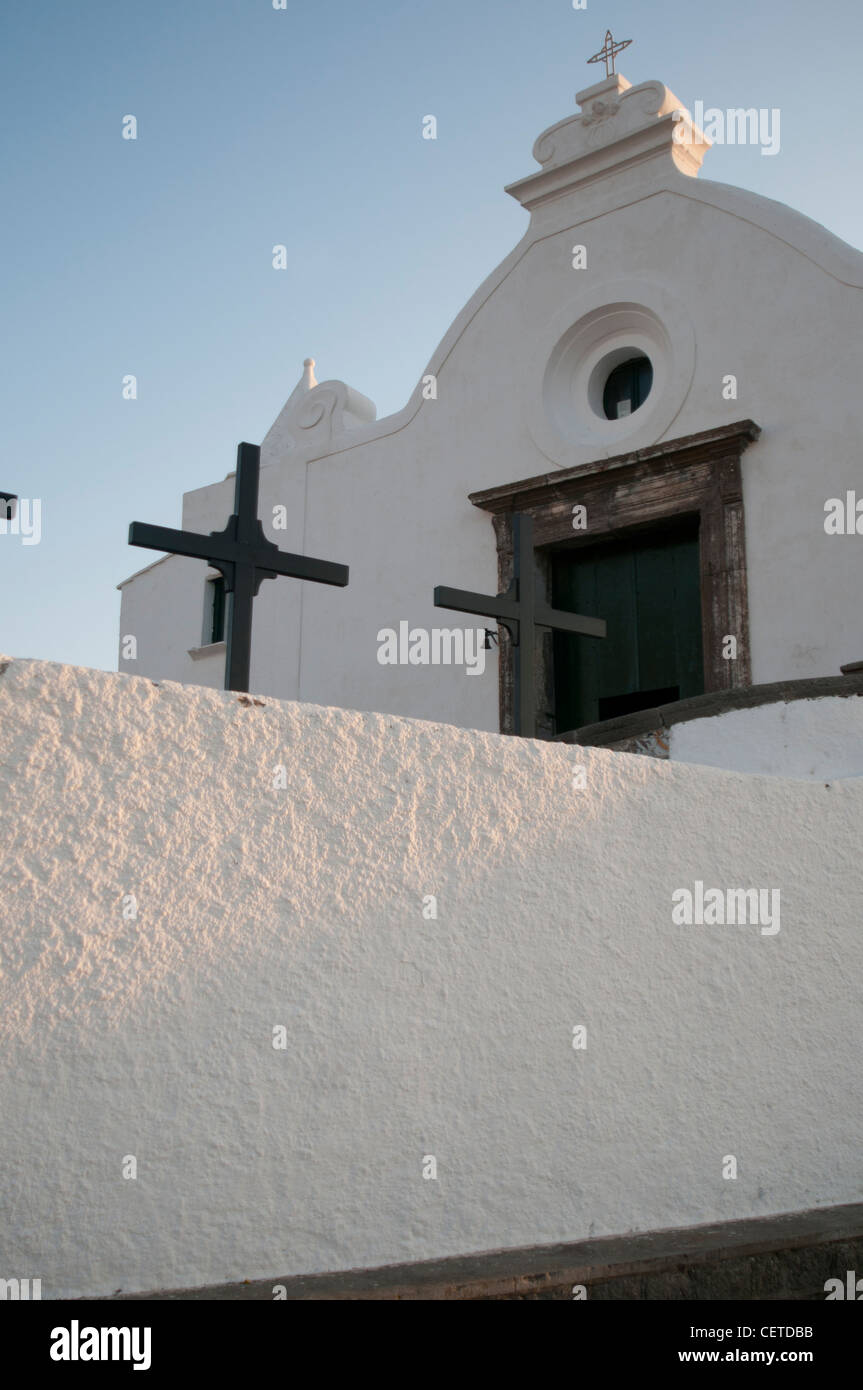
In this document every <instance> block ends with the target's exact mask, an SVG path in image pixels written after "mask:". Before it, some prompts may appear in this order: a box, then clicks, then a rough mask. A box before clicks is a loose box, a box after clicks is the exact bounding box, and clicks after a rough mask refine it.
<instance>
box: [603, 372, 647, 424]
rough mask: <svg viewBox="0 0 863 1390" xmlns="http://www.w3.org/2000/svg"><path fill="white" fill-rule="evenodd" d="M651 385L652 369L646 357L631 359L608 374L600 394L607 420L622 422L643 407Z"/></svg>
mask: <svg viewBox="0 0 863 1390" xmlns="http://www.w3.org/2000/svg"><path fill="white" fill-rule="evenodd" d="M652 385H653V367H652V366H651V365H650V359H649V358H648V357H631V358H630V359H629V361H628V362H621V363H620V365H619V366H618V367H615V369H614V371H613V372H612V373H611V374H610V376H609V378H608V381H607V382H606V383H605V390H604V391H603V393H602V408H603V410H604V411H605V415H606V418H607V419H608V420H622V419H623V418H624V416H625V415H631V414H632V413H633V411H635V410H637V409H638V407H639V406H640V405H643V404H644V402H645V401H646V400H647V397H648V396H649V395H650V388H651V386H652Z"/></svg>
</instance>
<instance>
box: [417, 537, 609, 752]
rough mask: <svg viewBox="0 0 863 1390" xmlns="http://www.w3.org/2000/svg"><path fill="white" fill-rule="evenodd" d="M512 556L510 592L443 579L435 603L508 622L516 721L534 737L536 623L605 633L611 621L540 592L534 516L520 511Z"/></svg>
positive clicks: (589, 633)
mask: <svg viewBox="0 0 863 1390" xmlns="http://www.w3.org/2000/svg"><path fill="white" fill-rule="evenodd" d="M512 557H513V573H512V581H511V583H510V586H509V588H508V589H507V590H506V592H505V593H503V594H498V595H497V596H496V597H495V598H491V597H490V596H489V595H486V594H472V593H470V592H469V591H468V590H466V589H447V588H445V587H444V586H443V585H442V584H439V585H438V586H437V588H436V589H435V591H434V601H435V607H436V608H452V609H454V610H455V611H456V612H457V613H479V614H481V615H482V616H483V617H487V618H497V620H498V622H500V623H502V624H503V626H504V627H505V628H507V630H508V631H509V633H510V636H511V637H512V644H513V647H514V648H515V726H516V729H517V731H518V732H519V733H520V734H521V735H523V737H524V738H535V737H536V650H535V648H536V643H535V638H534V631H535V629H536V628H537V627H551V628H556V629H557V630H558V631H559V632H577V633H578V634H579V635H580V636H582V637H604V636H605V631H606V625H605V621H604V619H602V618H585V617H582V616H581V614H579V613H564V612H563V611H562V610H561V609H559V608H551V607H549V605H548V604H547V603H546V602H545V601H544V600H543V599H538V598H537V594H536V563H535V560H534V554H533V518H532V517H530V516H524V515H521V514H520V513H516V514H515V515H514V516H513V518H512Z"/></svg>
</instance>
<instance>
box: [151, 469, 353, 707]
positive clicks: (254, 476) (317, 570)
mask: <svg viewBox="0 0 863 1390" xmlns="http://www.w3.org/2000/svg"><path fill="white" fill-rule="evenodd" d="M260 467H261V450H260V448H259V446H258V445H257V444H240V445H239V447H238V449H237V481H236V484H235V486H234V512H233V515H232V516H230V517H229V518H228V524H227V526H226V527H225V529H224V531H211V533H210V535H209V536H202V535H199V534H197V533H196V532H194V531H174V530H172V529H171V528H169V527H167V526H148V525H147V524H146V522H142V521H133V522H132V524H131V526H130V527H129V544H130V545H140V546H143V547H144V549H145V550H167V551H168V552H169V553H170V554H171V555H189V556H192V557H194V558H195V559H197V560H206V561H207V562H208V564H210V565H212V567H213V569H217V570H218V571H219V573H220V574H221V575H222V577H223V579H224V581H225V592H226V593H229V594H232V595H233V597H232V599H231V604H230V611H229V613H228V636H227V653H226V656H225V689H226V690H246V691H247V690H248V688H249V667H250V663H251V656H252V603H253V600H254V597H255V595H256V594H257V592H258V589H259V588H260V587H261V583H262V581H263V580H264V579H276V578H278V576H279V575H280V574H282V575H287V576H289V577H290V578H292V579H312V580H314V581H315V582H316V583H318V584H338V585H339V586H340V587H342V588H344V586H345V585H346V584H347V582H348V567H347V565H335V564H332V563H331V561H329V560H313V559H312V558H311V556H309V555H291V554H289V553H288V552H287V551H284V550H279V547H278V546H277V545H275V544H274V543H273V542H272V541H268V540H267V538H266V536H265V535H264V529H263V527H262V526H261V523H260V521H259V520H258V478H259V474H260Z"/></svg>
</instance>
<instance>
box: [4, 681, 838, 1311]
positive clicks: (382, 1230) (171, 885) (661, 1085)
mask: <svg viewBox="0 0 863 1390" xmlns="http://www.w3.org/2000/svg"><path fill="white" fill-rule="evenodd" d="M0 749H2V756H0V808H2V810H0V816H2V834H3V843H4V846H5V848H4V861H3V893H2V896H0V917H1V918H2V975H0V1037H2V1047H3V1059H4V1066H3V1068H2V1074H0V1114H2V1116H3V1123H2V1127H0V1171H2V1173H3V1181H2V1183H0V1231H2V1246H0V1248H2V1269H0V1274H2V1275H3V1276H4V1277H15V1276H18V1277H41V1278H42V1280H43V1293H44V1296H45V1297H57V1296H61V1295H66V1294H106V1293H110V1292H113V1291H114V1290H116V1289H118V1288H122V1289H124V1290H125V1291H131V1290H146V1289H150V1288H155V1287H159V1286H162V1287H165V1286H168V1287H170V1286H178V1285H195V1284H202V1283H206V1282H210V1281H219V1280H240V1279H243V1278H255V1277H262V1278H266V1277H268V1276H270V1275H272V1276H276V1275H279V1274H289V1273H299V1272H303V1271H323V1270H331V1269H339V1268H347V1267H351V1266H362V1265H374V1264H378V1263H385V1262H390V1261H398V1260H408V1259H416V1258H423V1257H433V1256H442V1255H447V1254H454V1253H456V1252H467V1251H472V1250H482V1249H489V1248H494V1247H500V1246H516V1245H526V1244H533V1243H536V1242H543V1241H561V1240H566V1239H576V1238H579V1237H586V1236H589V1235H600V1234H603V1233H608V1234H610V1233H613V1232H624V1231H627V1230H646V1229H650V1228H656V1227H667V1226H675V1225H687V1224H690V1223H696V1222H706V1221H711V1220H716V1219H731V1218H737V1217H745V1216H751V1215H757V1214H761V1213H770V1212H780V1211H785V1210H792V1209H795V1208H805V1207H812V1206H816V1205H819V1204H822V1203H831V1202H850V1201H855V1200H859V1199H860V1198H861V1197H863V1182H861V1173H860V1164H859V1151H860V1126H859V1116H860V1113H861V1100H863V1094H861V1093H863V1073H861V1069H860V1066H859V1028H860V980H861V978H863V934H861V932H860V922H859V901H860V895H861V887H863V885H861V873H860V857H859V826H860V818H861V811H863V783H861V782H857V781H850V782H846V783H836V784H833V785H831V786H830V787H829V788H827V787H825V786H823V785H815V784H812V785H806V784H803V783H800V782H790V781H784V780H779V779H771V778H750V777H743V776H739V775H736V774H728V773H722V772H715V771H711V770H705V769H700V768H693V767H685V766H675V765H671V764H669V763H663V762H659V761H656V760H654V759H652V758H644V757H637V756H628V755H625V754H618V753H613V752H609V751H607V750H594V749H582V748H575V747H569V746H564V745H558V744H554V745H552V744H541V743H537V742H533V741H527V740H521V739H507V738H502V737H500V736H498V735H495V734H487V733H471V732H465V731H462V730H459V729H456V728H454V727H453V726H449V725H439V724H431V723H422V722H413V721H409V720H404V719H399V718H395V717H390V716H385V715H381V714H372V715H364V714H358V713H352V712H346V711H342V710H338V709H324V708H319V707H314V706H309V705H299V704H288V703H282V704H280V703H277V702H274V701H272V700H269V699H268V700H266V701H265V703H264V705H263V706H258V705H254V704H252V705H249V706H246V705H243V704H241V703H240V701H239V699H238V698H237V697H236V696H233V695H229V694H225V693H223V692H219V691H215V690H205V689H191V688H188V687H183V686H179V685H176V684H166V685H164V686H161V687H157V686H154V685H153V684H151V682H150V681H149V680H143V679H129V678H127V677H125V676H116V675H109V674H105V673H102V672H94V671H84V670H78V669H75V668H72V667H59V666H51V665H48V664H45V663H40V662H32V661H20V662H18V661H16V662H13V663H12V664H11V665H9V666H8V667H7V669H6V670H5V671H4V673H3V674H2V675H0ZM278 764H283V765H284V767H285V769H286V778H287V786H286V788H284V789H278V790H277V789H274V787H273V769H274V767H276V766H277V765H278ZM577 764H581V765H583V766H584V768H585V772H586V785H585V787H584V789H582V790H575V789H574V788H573V785H572V778H573V770H574V768H575V767H576V766H577ZM696 879H700V880H702V881H704V882H705V883H706V884H707V885H709V886H717V887H723V888H725V887H765V888H773V889H776V888H778V889H779V890H780V891H781V930H780V931H779V932H778V934H776V935H773V936H767V935H762V934H761V932H760V931H759V929H758V927H756V926H742V927H696V926H692V927H683V926H675V925H674V924H673V923H672V919H671V895H672V893H673V892H674V890H675V889H677V888H680V887H692V886H693V882H694V880H696ZM131 893H134V894H135V896H136V898H137V901H138V907H139V913H138V917H137V920H134V921H131V920H124V917H123V912H122V904H123V898H124V895H127V894H131ZM432 893H433V894H436V895H437V898H438V904H439V908H438V918H437V920H436V921H426V920H424V919H423V916H422V911H421V904H422V898H423V895H425V894H432ZM279 1024H281V1025H284V1026H285V1028H286V1029H287V1038H288V1046H287V1049H286V1050H285V1051H277V1050H274V1048H273V1046H272V1029H273V1026H274V1025H279ZM577 1024H584V1025H586V1027H587V1030H588V1046H587V1049H586V1050H584V1051H575V1050H573V1048H572V1045H571V1036H572V1028H573V1026H574V1025H577ZM729 1154H733V1155H735V1156H736V1158H737V1161H738V1164H739V1176H738V1178H737V1180H736V1181H729V1180H723V1178H722V1176H721V1171H722V1162H723V1159H724V1157H725V1156H726V1155H729ZM125 1155H135V1156H136V1158H137V1162H138V1176H137V1179H136V1180H135V1181H129V1180H124V1179H123V1177H122V1176H121V1164H122V1160H123V1158H124V1156H125ZM424 1155H434V1156H435V1157H436V1159H437V1164H438V1178H437V1180H436V1181H425V1180H424V1179H423V1177H422V1175H421V1164H422V1159H423V1156H424Z"/></svg>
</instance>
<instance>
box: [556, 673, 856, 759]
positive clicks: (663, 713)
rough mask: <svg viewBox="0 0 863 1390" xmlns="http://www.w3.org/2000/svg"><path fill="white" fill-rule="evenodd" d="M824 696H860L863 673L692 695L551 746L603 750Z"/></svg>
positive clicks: (575, 732)
mask: <svg viewBox="0 0 863 1390" xmlns="http://www.w3.org/2000/svg"><path fill="white" fill-rule="evenodd" d="M827 695H839V696H847V695H863V671H860V672H851V673H849V674H848V675H842V676H816V677H813V678H811V679H809V680H795V681H773V682H772V683H771V684H768V685H745V686H738V687H737V688H736V689H733V690H711V691H708V693H707V694H706V695H693V696H691V697H690V698H689V699H688V700H674V701H672V703H671V704H667V705H655V706H654V707H653V708H652V709H641V710H638V711H637V712H636V713H635V714H624V715H621V716H620V718H619V719H605V720H603V721H602V722H601V723H599V724H584V725H582V727H581V728H580V729H570V730H568V732H566V733H563V734H556V735H555V737H554V739H552V742H553V743H578V744H581V745H582V746H592V747H607V746H608V745H609V744H613V743H615V744H616V743H621V742H623V741H624V740H625V739H631V738H643V737H644V736H645V735H648V734H652V733H655V732H656V731H657V730H659V729H670V728H671V727H672V726H673V725H674V724H685V723H688V722H689V720H691V719H709V718H711V717H712V716H714V715H717V714H727V713H728V712H729V711H730V710H735V709H753V708H754V707H755V706H756V705H772V704H779V703H780V702H782V703H785V704H787V703H789V702H790V701H792V700H820V699H823V698H824V697H825V696H827Z"/></svg>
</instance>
